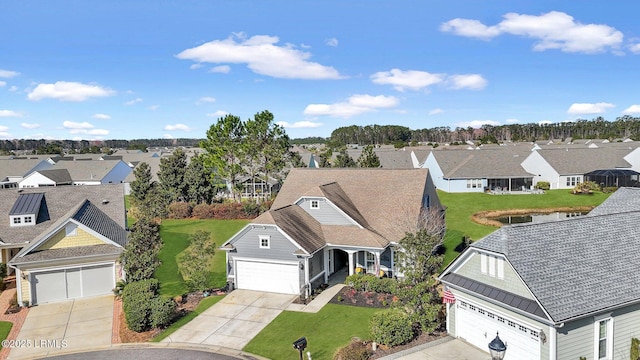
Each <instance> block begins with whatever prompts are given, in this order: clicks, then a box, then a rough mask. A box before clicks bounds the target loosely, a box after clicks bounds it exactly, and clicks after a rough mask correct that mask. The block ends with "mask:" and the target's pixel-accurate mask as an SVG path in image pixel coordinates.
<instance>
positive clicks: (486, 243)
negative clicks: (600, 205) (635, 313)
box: [471, 199, 640, 323]
mask: <svg viewBox="0 0 640 360" xmlns="http://www.w3.org/2000/svg"><path fill="white" fill-rule="evenodd" d="M614 200H615V199H614ZM619 211H624V208H620V209H619ZM639 223H640V212H637V211H636V212H620V213H611V214H606V215H590V216H584V217H577V218H570V219H567V220H560V221H555V222H548V223H537V224H526V225H525V224H523V225H512V226H505V227H502V228H500V229H499V230H497V231H495V232H494V233H492V234H490V235H488V236H486V237H485V238H483V239H481V240H479V241H478V242H476V243H473V244H472V245H471V247H476V248H479V249H484V250H488V251H493V252H497V253H501V254H504V255H505V256H506V257H507V259H508V260H509V262H510V263H511V264H512V266H513V268H514V269H515V271H516V272H517V273H518V274H519V275H520V277H521V278H522V280H523V281H524V282H525V284H526V285H527V286H528V287H529V289H530V290H531V292H532V293H533V295H534V296H535V297H536V298H537V299H538V301H539V302H540V304H541V305H542V307H543V308H544V309H545V310H546V311H547V313H548V314H549V315H550V316H551V318H552V320H553V321H555V322H556V323H560V322H563V321H566V320H570V319H574V318H578V317H581V316H584V315H588V314H593V313H596V312H599V311H604V310H606V309H609V308H612V307H616V306H619V305H623V304H627V303H630V302H637V301H640V287H638V266H637V263H638V262H637V253H638V251H640V233H639V232H638V226H637V224H639Z"/></svg>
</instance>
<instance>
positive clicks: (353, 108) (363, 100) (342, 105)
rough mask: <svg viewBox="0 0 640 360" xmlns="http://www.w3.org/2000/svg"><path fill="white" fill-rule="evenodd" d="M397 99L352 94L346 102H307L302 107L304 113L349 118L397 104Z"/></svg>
mask: <svg viewBox="0 0 640 360" xmlns="http://www.w3.org/2000/svg"><path fill="white" fill-rule="evenodd" d="M398 103H399V101H398V99H397V98H396V97H394V96H384V95H378V96H372V95H353V96H351V97H350V98H349V99H347V101H346V102H339V103H335V104H309V105H307V107H306V108H305V109H304V114H305V115H311V116H314V115H328V116H335V117H342V118H350V117H352V116H355V115H360V114H363V113H366V112H371V111H377V110H378V109H385V108H392V107H395V106H397V105H398Z"/></svg>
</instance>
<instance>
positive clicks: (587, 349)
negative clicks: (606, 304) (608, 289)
mask: <svg viewBox="0 0 640 360" xmlns="http://www.w3.org/2000/svg"><path fill="white" fill-rule="evenodd" d="M611 317H612V318H613V358H614V359H628V358H629V350H630V348H631V339H632V338H634V337H635V338H640V305H632V306H627V307H625V308H623V309H619V310H616V311H614V312H613V313H612V314H611ZM595 323H596V321H595V318H594V317H593V316H590V317H587V318H584V319H581V320H577V321H573V322H571V323H567V324H565V326H564V327H562V328H560V329H558V360H565V359H566V360H570V359H578V358H579V357H580V356H584V357H586V358H587V360H593V359H594V358H595V354H594V353H593V350H594V345H595V343H594V341H595V340H594V336H595V331H596V328H595Z"/></svg>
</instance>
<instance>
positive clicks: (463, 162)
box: [421, 146, 534, 192]
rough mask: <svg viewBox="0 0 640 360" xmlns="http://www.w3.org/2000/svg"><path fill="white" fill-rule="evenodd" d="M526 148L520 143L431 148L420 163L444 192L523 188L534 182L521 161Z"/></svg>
mask: <svg viewBox="0 0 640 360" xmlns="http://www.w3.org/2000/svg"><path fill="white" fill-rule="evenodd" d="M529 152H530V151H529V150H528V149H527V148H526V147H522V146H520V147H518V146H505V147H495V148H490V149H477V150H476V149H475V148H474V150H464V149H455V150H432V151H431V152H429V154H428V155H427V158H426V160H425V161H424V162H423V163H422V165H421V166H422V167H423V168H427V169H429V171H430V173H431V176H432V177H433V182H434V184H435V186H436V187H437V188H438V189H440V190H442V191H446V192H484V191H486V190H494V189H500V190H504V191H523V190H529V189H530V188H531V186H532V185H533V177H534V176H533V174H532V173H530V172H528V171H527V170H526V169H525V168H524V167H523V166H522V165H521V164H522V161H523V160H524V159H525V158H526V156H527V155H528V154H529Z"/></svg>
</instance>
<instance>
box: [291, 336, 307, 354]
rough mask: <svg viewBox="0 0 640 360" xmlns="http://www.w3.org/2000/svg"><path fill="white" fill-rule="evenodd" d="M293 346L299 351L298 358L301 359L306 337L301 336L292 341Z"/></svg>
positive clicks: (305, 345) (305, 346)
mask: <svg viewBox="0 0 640 360" xmlns="http://www.w3.org/2000/svg"><path fill="white" fill-rule="evenodd" d="M293 348H294V349H296V350H298V352H299V353H300V360H303V358H302V352H303V351H304V349H306V348H307V338H306V337H304V336H303V337H301V338H300V339H298V340H296V341H294V342H293Z"/></svg>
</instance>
